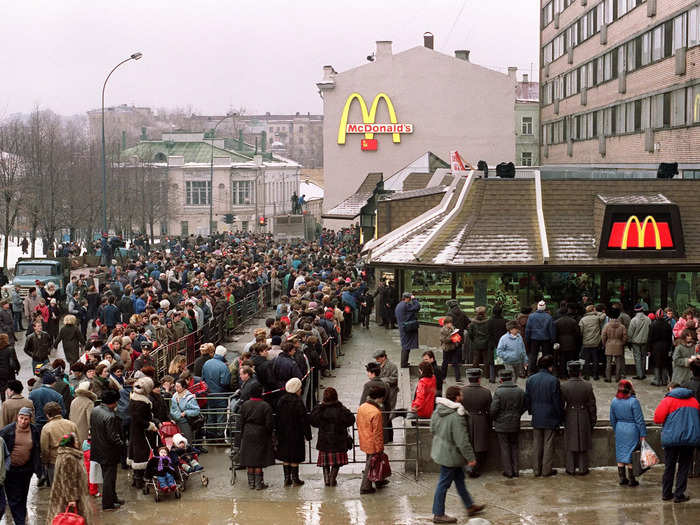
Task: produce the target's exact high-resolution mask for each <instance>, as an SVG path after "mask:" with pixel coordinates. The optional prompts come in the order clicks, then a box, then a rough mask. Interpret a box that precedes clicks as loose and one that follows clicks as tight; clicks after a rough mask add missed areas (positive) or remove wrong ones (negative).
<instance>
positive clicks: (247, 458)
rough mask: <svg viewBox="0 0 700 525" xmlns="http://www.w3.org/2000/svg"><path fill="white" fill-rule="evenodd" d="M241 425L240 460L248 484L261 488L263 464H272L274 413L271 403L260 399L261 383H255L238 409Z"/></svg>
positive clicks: (263, 485) (263, 486) (273, 459)
mask: <svg viewBox="0 0 700 525" xmlns="http://www.w3.org/2000/svg"><path fill="white" fill-rule="evenodd" d="M239 414H240V425H241V449H240V464H241V466H242V467H246V468H247V470H248V488H250V489H257V490H263V489H266V488H267V487H268V485H267V484H266V483H265V481H264V476H263V468H265V467H269V466H270V465H274V464H275V455H274V450H273V448H272V436H273V433H274V427H275V425H274V416H273V413H272V407H271V406H270V405H269V404H268V403H267V402H266V401H264V400H263V399H262V386H260V384H258V385H255V386H254V387H253V389H252V392H251V397H250V399H249V400H248V401H246V402H245V403H243V404H242V405H241V408H240V410H239Z"/></svg>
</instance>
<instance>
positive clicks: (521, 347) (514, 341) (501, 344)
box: [496, 334, 527, 365]
mask: <svg viewBox="0 0 700 525" xmlns="http://www.w3.org/2000/svg"><path fill="white" fill-rule="evenodd" d="M496 356H497V357H500V358H501V359H502V360H503V362H504V363H505V364H507V365H520V364H523V363H527V354H526V353H525V343H524V342H523V338H522V337H520V334H515V337H513V336H512V335H510V334H503V335H502V336H501V338H500V339H499V340H498V346H497V347H496Z"/></svg>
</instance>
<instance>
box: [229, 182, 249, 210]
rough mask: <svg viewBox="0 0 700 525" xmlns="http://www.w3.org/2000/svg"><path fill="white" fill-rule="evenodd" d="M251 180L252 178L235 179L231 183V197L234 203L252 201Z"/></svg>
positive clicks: (239, 203)
mask: <svg viewBox="0 0 700 525" xmlns="http://www.w3.org/2000/svg"><path fill="white" fill-rule="evenodd" d="M253 182H254V181H252V180H236V181H233V182H232V183H231V198H232V200H233V204H234V205H239V206H240V205H245V204H252V203H253Z"/></svg>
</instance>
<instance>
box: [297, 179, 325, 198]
mask: <svg viewBox="0 0 700 525" xmlns="http://www.w3.org/2000/svg"><path fill="white" fill-rule="evenodd" d="M299 195H306V200H307V201H312V200H315V199H322V198H323V188H322V187H321V186H319V185H318V184H314V183H313V182H311V181H309V180H308V179H306V180H305V181H302V182H300V183H299Z"/></svg>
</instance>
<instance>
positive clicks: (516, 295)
mask: <svg viewBox="0 0 700 525" xmlns="http://www.w3.org/2000/svg"><path fill="white" fill-rule="evenodd" d="M528 278H529V276H528V274H527V273H526V272H507V273H472V272H458V273H457V274H456V280H457V289H456V298H457V301H458V302H459V305H460V307H461V308H462V310H464V311H465V312H466V313H467V315H473V313H474V311H475V309H476V307H477V306H486V308H487V310H488V312H489V313H490V312H491V310H492V309H493V307H494V305H496V304H500V305H501V306H502V308H503V317H505V318H506V319H514V318H515V317H516V316H517V315H518V313H519V311H520V309H521V308H522V307H523V306H526V305H528V306H529V302H528Z"/></svg>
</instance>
